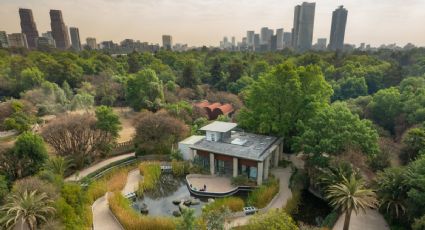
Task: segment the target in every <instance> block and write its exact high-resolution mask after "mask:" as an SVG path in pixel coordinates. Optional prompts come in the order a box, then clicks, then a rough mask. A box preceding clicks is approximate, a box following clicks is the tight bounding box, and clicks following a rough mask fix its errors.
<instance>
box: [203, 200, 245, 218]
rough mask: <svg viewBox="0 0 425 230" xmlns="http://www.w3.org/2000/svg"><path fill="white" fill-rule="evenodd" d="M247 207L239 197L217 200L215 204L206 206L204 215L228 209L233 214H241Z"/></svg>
mask: <svg viewBox="0 0 425 230" xmlns="http://www.w3.org/2000/svg"><path fill="white" fill-rule="evenodd" d="M243 207H245V202H244V201H243V200H242V199H241V198H239V197H225V198H220V199H216V200H215V201H214V202H212V203H209V204H207V205H205V206H204V208H203V211H202V212H203V213H205V214H206V213H209V212H211V211H217V210H221V209H223V208H224V209H226V208H228V209H229V210H230V211H231V212H239V211H242V210H243Z"/></svg>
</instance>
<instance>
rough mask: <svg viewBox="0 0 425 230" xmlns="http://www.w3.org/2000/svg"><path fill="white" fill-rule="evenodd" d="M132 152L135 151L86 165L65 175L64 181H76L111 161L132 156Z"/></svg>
mask: <svg viewBox="0 0 425 230" xmlns="http://www.w3.org/2000/svg"><path fill="white" fill-rule="evenodd" d="M134 154H135V153H127V154H124V155H120V156H116V157H111V158H109V159H106V160H104V161H101V162H99V163H97V164H95V165H92V166H90V167H88V168H86V169H83V170H81V171H80V172H77V173H74V174H73V175H71V176H69V177H67V178H66V179H65V181H78V180H79V179H81V178H83V177H85V176H87V175H89V174H90V173H92V172H95V171H96V170H98V169H101V168H103V167H105V166H107V165H109V164H111V163H113V162H115V161H120V160H122V159H125V158H129V157H132V156H134Z"/></svg>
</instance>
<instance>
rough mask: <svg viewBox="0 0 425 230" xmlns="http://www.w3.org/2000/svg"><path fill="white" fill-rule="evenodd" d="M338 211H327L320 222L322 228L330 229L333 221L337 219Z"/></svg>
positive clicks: (333, 223)
mask: <svg viewBox="0 0 425 230" xmlns="http://www.w3.org/2000/svg"><path fill="white" fill-rule="evenodd" d="M338 218H339V213H338V212H336V211H332V212H331V213H329V214H328V215H327V216H326V217H325V219H324V220H323V222H322V225H321V227H322V228H329V229H332V228H333V226H334V225H335V223H336V222H337V221H338Z"/></svg>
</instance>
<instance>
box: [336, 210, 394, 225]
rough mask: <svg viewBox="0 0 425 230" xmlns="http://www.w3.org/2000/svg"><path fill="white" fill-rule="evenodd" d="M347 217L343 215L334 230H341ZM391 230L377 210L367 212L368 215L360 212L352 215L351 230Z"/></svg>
mask: <svg viewBox="0 0 425 230" xmlns="http://www.w3.org/2000/svg"><path fill="white" fill-rule="evenodd" d="M344 218H345V215H341V216H340V217H339V219H338V221H337V222H336V224H335V226H334V227H333V230H341V229H342V228H343V226H344ZM366 229H373V230H390V227H389V226H388V224H387V222H386V221H385V219H384V217H383V216H382V215H381V214H380V213H379V212H378V211H376V210H371V209H369V210H367V211H366V213H363V212H360V213H359V215H356V213H354V212H353V213H352V214H351V220H350V230H366Z"/></svg>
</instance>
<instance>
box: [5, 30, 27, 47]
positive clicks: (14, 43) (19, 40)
mask: <svg viewBox="0 0 425 230" xmlns="http://www.w3.org/2000/svg"><path fill="white" fill-rule="evenodd" d="M7 38H8V40H9V47H23V48H28V42H27V37H26V35H25V34H24V33H13V34H9V35H8V36H7Z"/></svg>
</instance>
